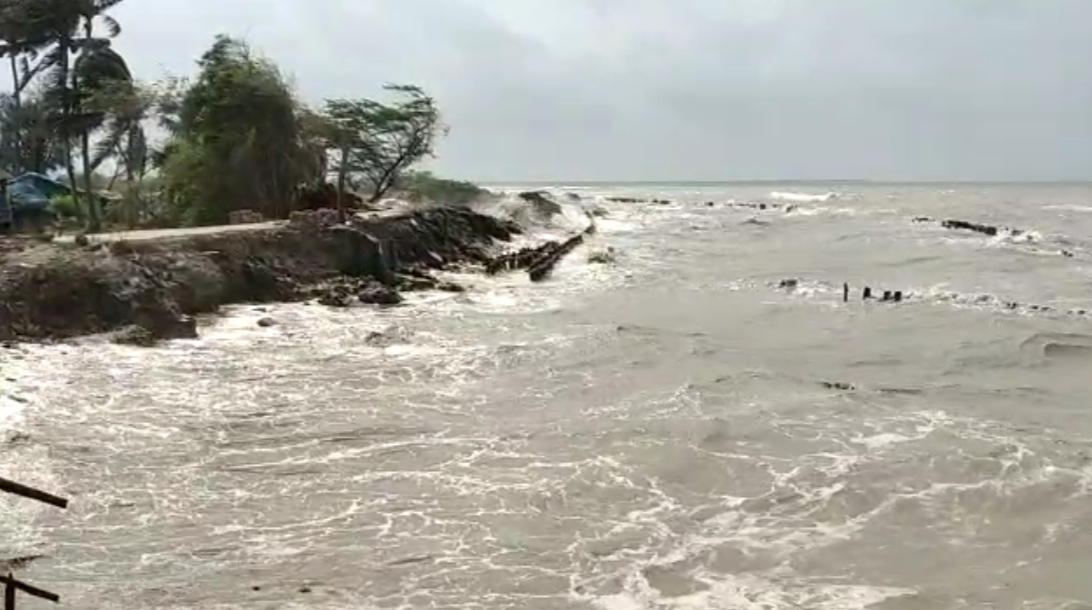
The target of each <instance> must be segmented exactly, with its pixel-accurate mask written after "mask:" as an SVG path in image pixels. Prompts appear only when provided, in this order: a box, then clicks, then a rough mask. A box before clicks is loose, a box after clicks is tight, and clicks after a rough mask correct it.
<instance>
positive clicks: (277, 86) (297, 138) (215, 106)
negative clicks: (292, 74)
mask: <svg viewBox="0 0 1092 610" xmlns="http://www.w3.org/2000/svg"><path fill="white" fill-rule="evenodd" d="M198 66H199V68H200V73H199V74H198V77H197V79H196V80H195V82H194V83H193V84H192V86H190V87H189V88H188V89H184V90H182V91H180V95H179V96H178V98H177V99H173V100H172V99H168V100H166V101H165V102H164V104H163V105H164V106H165V107H168V108H171V109H173V110H175V111H176V112H177V117H176V118H175V121H174V127H175V134H174V136H173V137H172V138H171V140H170V142H169V143H168V144H167V146H165V148H164V151H163V153H162V154H161V155H160V156H159V157H160V158H159V161H160V162H161V163H162V167H161V172H162V174H163V178H164V188H165V192H166V195H167V196H168V197H169V198H170V199H171V201H172V203H173V204H174V206H175V207H176V208H177V212H176V214H175V216H176V217H177V218H178V219H180V220H182V221H185V222H187V223H193V224H217V223H224V222H226V221H227V218H228V213H229V212H231V211H233V210H235V209H243V208H246V209H254V210H257V211H259V212H261V213H263V214H264V215H266V216H267V217H284V216H286V215H287V214H288V212H289V211H291V210H292V208H293V205H294V202H295V193H296V192H297V189H298V187H299V186H300V185H301V184H306V183H310V182H314V181H315V180H316V178H315V174H316V173H317V172H318V171H319V168H318V167H317V166H316V165H317V164H316V161H315V155H314V150H313V148H312V147H311V146H310V145H309V138H310V135H309V134H307V133H305V132H304V129H303V128H302V126H301V111H300V107H299V104H298V103H297V102H296V99H295V97H294V96H293V94H292V91H291V90H290V89H289V87H288V85H287V84H286V83H285V80H284V78H283V77H282V76H281V74H280V72H279V71H278V70H277V68H276V66H275V65H273V64H272V63H270V62H269V61H267V60H264V59H261V58H257V57H255V56H253V55H252V54H251V52H250V49H249V48H248V47H247V46H246V45H245V44H244V43H242V42H240V41H237V40H235V39H232V38H229V37H226V36H219V37H217V39H216V42H215V43H214V44H213V45H212V48H210V49H209V50H208V51H207V52H206V53H205V54H204V55H203V56H202V58H201V60H200V61H199V62H198Z"/></svg>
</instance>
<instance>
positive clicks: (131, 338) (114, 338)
mask: <svg viewBox="0 0 1092 610" xmlns="http://www.w3.org/2000/svg"><path fill="white" fill-rule="evenodd" d="M110 341H111V342H113V343H117V344H118V345H132V346H136V347H152V346H153V345H155V344H156V342H157V339H156V336H155V333H153V332H152V331H150V330H148V329H147V328H144V327H143V326H139V325H136V324H130V325H129V326H126V327H124V328H121V329H118V330H116V331H114V332H113V333H111V335H110Z"/></svg>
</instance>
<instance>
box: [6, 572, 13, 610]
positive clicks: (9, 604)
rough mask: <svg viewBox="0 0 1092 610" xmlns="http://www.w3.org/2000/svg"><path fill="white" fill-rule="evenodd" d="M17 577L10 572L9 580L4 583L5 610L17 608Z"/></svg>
mask: <svg viewBox="0 0 1092 610" xmlns="http://www.w3.org/2000/svg"><path fill="white" fill-rule="evenodd" d="M14 581H15V579H14V578H13V577H12V575H11V572H8V582H7V583H6V584H5V585H4V610H15V582H14Z"/></svg>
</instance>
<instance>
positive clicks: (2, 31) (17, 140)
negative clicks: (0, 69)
mask: <svg viewBox="0 0 1092 610" xmlns="http://www.w3.org/2000/svg"><path fill="white" fill-rule="evenodd" d="M31 1H32V0H10V1H9V2H8V3H5V6H4V7H3V8H0V58H2V57H7V58H8V63H9V65H10V68H11V82H12V94H11V96H10V98H9V99H6V100H5V106H6V107H7V116H8V118H9V119H13V118H14V119H17V118H21V117H23V116H24V113H23V112H22V105H23V91H24V90H25V89H26V88H27V86H29V85H30V83H31V81H32V80H33V79H34V77H35V76H36V75H37V74H38V73H39V72H40V71H41V70H42V68H43V67H45V62H44V61H35V60H37V59H38V48H39V47H40V46H42V45H43V44H45V40H44V37H43V35H42V32H41V31H39V30H36V28H34V27H33V24H32V22H31V19H30V14H31ZM31 62H34V63H33V64H32V63H31ZM36 110H37V109H32V112H31V116H33V115H34V113H35V111H36ZM7 127H8V132H7V136H8V138H9V141H10V142H11V151H10V157H11V159H10V160H11V161H13V162H14V165H12V166H11V171H12V173H14V174H18V173H20V172H21V171H22V170H23V169H25V168H24V167H22V165H21V162H22V160H23V154H22V151H21V150H20V149H21V147H22V144H23V138H22V137H21V132H22V126H21V125H19V124H17V123H15V124H9V125H7Z"/></svg>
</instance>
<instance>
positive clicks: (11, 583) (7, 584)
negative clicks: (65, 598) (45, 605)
mask: <svg viewBox="0 0 1092 610" xmlns="http://www.w3.org/2000/svg"><path fill="white" fill-rule="evenodd" d="M0 582H2V583H4V610H14V608H15V591H16V590H19V591H22V592H23V593H26V594H27V595H33V596H34V597H37V598H41V599H44V600H46V601H48V602H53V603H57V602H59V601H61V596H60V595H57V594H56V593H50V592H49V591H46V590H45V589H39V588H38V587H35V586H34V585H28V584H27V583H25V582H22V581H19V580H15V577H14V576H12V575H11V573H8V575H7V576H0Z"/></svg>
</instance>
